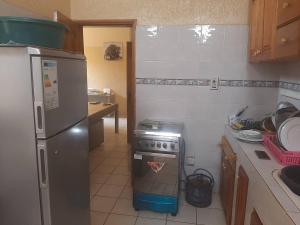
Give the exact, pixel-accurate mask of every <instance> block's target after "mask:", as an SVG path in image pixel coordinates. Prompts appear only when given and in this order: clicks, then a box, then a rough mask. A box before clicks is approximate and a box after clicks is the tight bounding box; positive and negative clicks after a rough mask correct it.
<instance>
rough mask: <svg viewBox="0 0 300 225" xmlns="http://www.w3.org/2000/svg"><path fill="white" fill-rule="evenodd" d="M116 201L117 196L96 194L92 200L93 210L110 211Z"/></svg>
mask: <svg viewBox="0 0 300 225" xmlns="http://www.w3.org/2000/svg"><path fill="white" fill-rule="evenodd" d="M116 201H117V199H116V198H108V197H100V196H97V195H95V197H94V198H93V199H92V202H91V210H93V211H98V212H110V211H111V210H112V208H113V207H114V205H115V203H116Z"/></svg>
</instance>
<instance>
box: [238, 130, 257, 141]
mask: <svg viewBox="0 0 300 225" xmlns="http://www.w3.org/2000/svg"><path fill="white" fill-rule="evenodd" d="M255 132H258V131H255ZM245 133H248V132H245V131H240V132H239V133H237V135H236V137H237V139H239V140H240V141H244V142H249V143H260V142H262V141H263V138H262V137H249V136H245ZM258 133H259V134H260V135H261V133H260V132H258Z"/></svg>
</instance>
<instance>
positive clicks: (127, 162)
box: [120, 158, 129, 166]
mask: <svg viewBox="0 0 300 225" xmlns="http://www.w3.org/2000/svg"><path fill="white" fill-rule="evenodd" d="M128 165H129V160H128V158H125V159H122V160H121V162H120V166H128Z"/></svg>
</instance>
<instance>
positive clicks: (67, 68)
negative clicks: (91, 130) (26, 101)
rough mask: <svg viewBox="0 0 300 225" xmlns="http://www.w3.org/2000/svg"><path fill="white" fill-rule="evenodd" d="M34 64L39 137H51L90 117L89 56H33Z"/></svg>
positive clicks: (36, 117)
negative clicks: (88, 112) (87, 61)
mask: <svg viewBox="0 0 300 225" xmlns="http://www.w3.org/2000/svg"><path fill="white" fill-rule="evenodd" d="M31 64H32V76H33V87H34V108H35V124H36V133H37V137H38V138H42V139H45V138H48V137H51V136H53V135H55V134H57V133H59V132H61V131H62V130H64V129H66V128H69V127H71V126H73V125H74V124H75V123H77V122H78V121H80V120H82V119H83V118H85V117H86V115H87V110H88V109H87V75H86V62H85V60H80V59H70V58H60V57H43V56H32V57H31Z"/></svg>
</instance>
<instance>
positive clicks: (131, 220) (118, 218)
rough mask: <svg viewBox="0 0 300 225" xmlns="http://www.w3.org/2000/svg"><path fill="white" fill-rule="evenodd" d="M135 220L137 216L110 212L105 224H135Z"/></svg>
mask: <svg viewBox="0 0 300 225" xmlns="http://www.w3.org/2000/svg"><path fill="white" fill-rule="evenodd" d="M135 221H136V217H135V216H126V215H116V214H110V215H109V217H108V218H107V220H106V222H105V225H134V224H135Z"/></svg>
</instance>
